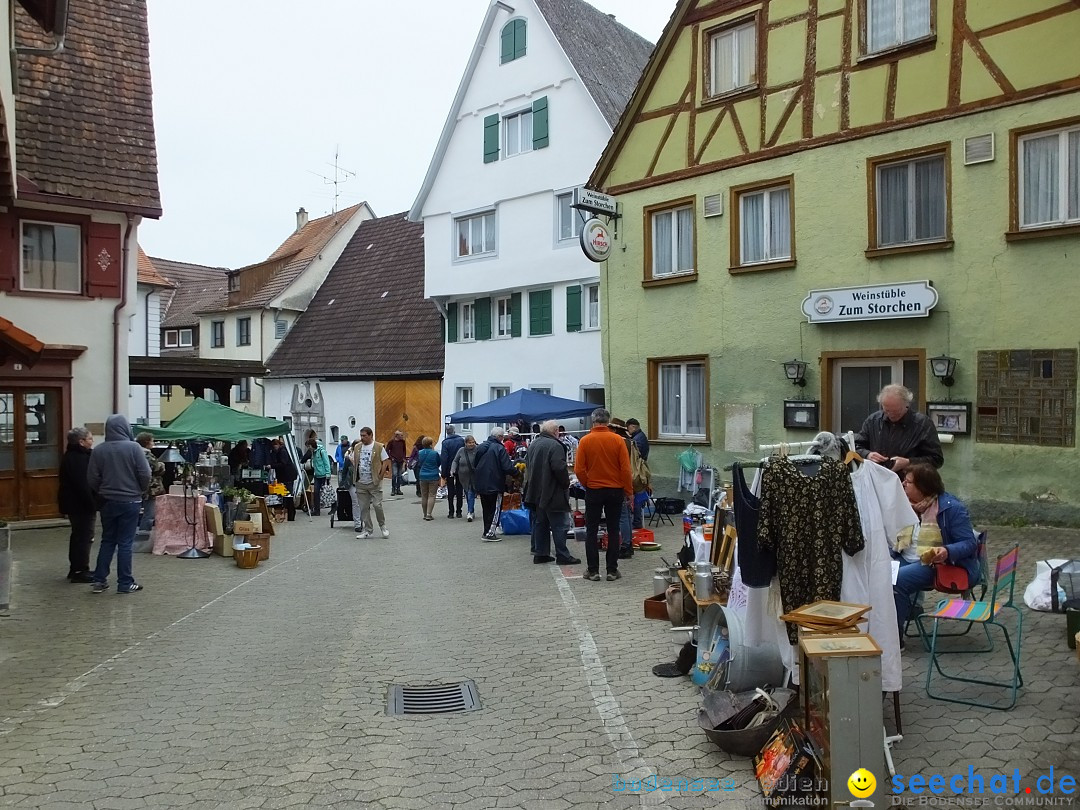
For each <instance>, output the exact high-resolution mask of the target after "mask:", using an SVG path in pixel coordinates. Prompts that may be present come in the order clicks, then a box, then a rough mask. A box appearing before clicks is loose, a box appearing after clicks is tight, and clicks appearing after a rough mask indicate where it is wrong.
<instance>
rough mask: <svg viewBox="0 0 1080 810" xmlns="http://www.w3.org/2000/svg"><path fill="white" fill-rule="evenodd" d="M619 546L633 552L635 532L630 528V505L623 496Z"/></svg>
mask: <svg viewBox="0 0 1080 810" xmlns="http://www.w3.org/2000/svg"><path fill="white" fill-rule="evenodd" d="M619 541H620V542H619V547H620V548H621V549H622V550H623V551H629V552H631V553H633V549H634V534H633V532H632V531H631V529H630V507H629V505H628V504H627V502H626V499H625V498H623V508H622V517H621V518H620V519H619Z"/></svg>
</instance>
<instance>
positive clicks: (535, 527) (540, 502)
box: [522, 419, 581, 565]
mask: <svg viewBox="0 0 1080 810" xmlns="http://www.w3.org/2000/svg"><path fill="white" fill-rule="evenodd" d="M558 435H559V423H558V422H556V421H555V420H554V419H549V420H548V421H546V422H544V424H542V425H541V426H540V435H538V436H537V437H536V438H535V439H533V442H532V444H530V445H529V452H528V455H527V456H526V457H525V475H526V480H525V492H524V497H523V498H522V500H523V501H524V502H525V505H526V506H527V507H529V509H531V510H532V553H533V562H534V563H537V564H540V563H549V562H557V563H559V565H577V564H578V563H580V562H581V560H579V559H578V558H577V557H574V556H573V555H572V554H570V550H569V549H567V547H566V530H567V529H568V528H569V526H570V495H569V493H568V490H569V488H570V473H569V471H568V470H567V469H566V446H565V445H564V444H563V443H562V442H560V441H559V439H558ZM552 539H554V540H555V556H554V557H552V556H551V541H552Z"/></svg>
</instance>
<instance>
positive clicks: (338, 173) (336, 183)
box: [308, 145, 356, 214]
mask: <svg viewBox="0 0 1080 810" xmlns="http://www.w3.org/2000/svg"><path fill="white" fill-rule="evenodd" d="M339 152H340V148H339V146H338V145H335V146H334V162H333V163H327V164H326V165H327V166H333V167H334V176H333V177H327V176H326V175H324V174H319V173H318V172H313V171H311V169H308V173H309V174H313V175H315V176H316V177H319V178H321V179H322V181H323V184H324V185H327V186H329V185H333V187H334V210H333V211H332V212H331V213H334V214H336V213H337V210H338V198H339V197H341V186H342V185H343V184H344V183H347V182H349V179H350V178H352V177H356V172H353V171H349V170H348V169H346V168H344V167H343V166H340V165H338V156H339Z"/></svg>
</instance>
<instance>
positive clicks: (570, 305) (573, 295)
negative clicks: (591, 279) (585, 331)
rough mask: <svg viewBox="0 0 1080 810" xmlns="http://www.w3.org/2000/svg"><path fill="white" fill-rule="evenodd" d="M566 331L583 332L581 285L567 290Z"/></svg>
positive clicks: (575, 285)
mask: <svg viewBox="0 0 1080 810" xmlns="http://www.w3.org/2000/svg"><path fill="white" fill-rule="evenodd" d="M566 331H567V332H580V331H581V285H580V284H574V285H572V286H570V287H567V288H566Z"/></svg>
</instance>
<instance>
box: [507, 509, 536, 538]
mask: <svg viewBox="0 0 1080 810" xmlns="http://www.w3.org/2000/svg"><path fill="white" fill-rule="evenodd" d="M499 525H500V526H502V530H503V534H529V533H531V532H532V526H531V525H530V523H529V510H528V509H507V510H506V511H504V512H503V513H502V518H501V520H500V523H499Z"/></svg>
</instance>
